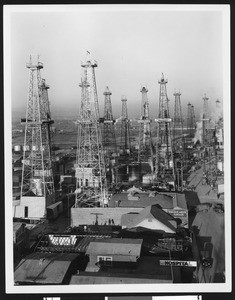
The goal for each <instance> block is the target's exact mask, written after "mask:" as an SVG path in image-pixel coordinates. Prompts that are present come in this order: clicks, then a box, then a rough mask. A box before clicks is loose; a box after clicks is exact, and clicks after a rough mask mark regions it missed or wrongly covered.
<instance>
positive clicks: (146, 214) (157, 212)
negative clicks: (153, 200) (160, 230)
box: [122, 205, 176, 231]
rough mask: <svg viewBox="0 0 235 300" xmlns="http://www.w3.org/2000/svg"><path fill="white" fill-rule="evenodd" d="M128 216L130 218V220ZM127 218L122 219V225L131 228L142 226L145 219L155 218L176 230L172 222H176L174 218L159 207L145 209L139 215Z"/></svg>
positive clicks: (129, 215)
mask: <svg viewBox="0 0 235 300" xmlns="http://www.w3.org/2000/svg"><path fill="white" fill-rule="evenodd" d="M126 216H128V217H129V218H128V217H126ZM126 216H123V218H122V225H126V226H128V227H129V228H131V227H136V226H138V224H140V223H141V222H142V221H143V220H145V219H149V218H155V219H156V220H158V221H160V222H161V223H162V224H164V225H165V226H167V227H168V228H170V229H171V230H173V231H175V230H176V227H175V226H174V225H173V224H172V222H171V221H175V219H174V217H172V216H171V215H170V214H168V213H166V212H165V211H163V210H162V209H160V208H158V207H157V205H151V206H148V207H146V208H144V209H143V210H142V211H141V212H140V213H139V214H128V215H126ZM175 223H176V221H175Z"/></svg>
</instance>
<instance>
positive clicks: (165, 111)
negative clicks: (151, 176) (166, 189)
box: [155, 74, 175, 186]
mask: <svg viewBox="0 0 235 300" xmlns="http://www.w3.org/2000/svg"><path fill="white" fill-rule="evenodd" d="M167 82H168V81H167V80H166V79H164V75H163V74H162V78H161V80H159V81H158V83H159V84H160V93H159V115H158V119H157V120H156V121H157V123H158V131H157V147H156V152H157V153H156V168H155V173H156V177H157V181H162V182H163V183H164V184H166V183H171V185H173V186H174V183H175V172H174V164H173V152H172V138H171V119H170V115H169V105H168V102H169V99H168V97H167V90H166V84H167Z"/></svg>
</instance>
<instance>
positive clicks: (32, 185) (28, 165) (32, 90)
mask: <svg viewBox="0 0 235 300" xmlns="http://www.w3.org/2000/svg"><path fill="white" fill-rule="evenodd" d="M26 66H27V68H28V69H29V74H30V76H29V91H28V100H27V112H26V118H25V119H22V120H21V122H22V123H23V124H25V139H24V152H23V161H22V183H21V202H20V205H21V206H24V207H25V209H24V210H25V211H24V216H23V217H28V218H44V217H46V207H47V205H49V204H50V203H53V202H54V191H55V190H54V181H53V172H52V158H51V124H53V123H54V121H53V120H52V119H51V113H50V106H49V100H48V89H49V86H48V85H46V82H45V80H44V79H41V74H40V70H41V69H42V68H43V64H42V63H41V62H39V61H38V58H37V60H36V61H33V60H32V57H31V56H30V62H29V63H27V65H26Z"/></svg>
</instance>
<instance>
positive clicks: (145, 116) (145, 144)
mask: <svg viewBox="0 0 235 300" xmlns="http://www.w3.org/2000/svg"><path fill="white" fill-rule="evenodd" d="M140 92H141V94H142V101H141V116H140V120H138V122H139V123H140V126H139V150H138V162H141V161H148V160H149V159H150V158H151V159H152V155H153V153H152V140H151V129H150V122H151V120H150V117H149V101H148V96H147V92H148V89H147V87H145V86H143V87H142V88H141V90H140Z"/></svg>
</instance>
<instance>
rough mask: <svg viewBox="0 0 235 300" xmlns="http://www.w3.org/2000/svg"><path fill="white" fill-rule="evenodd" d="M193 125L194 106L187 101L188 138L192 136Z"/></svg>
mask: <svg viewBox="0 0 235 300" xmlns="http://www.w3.org/2000/svg"><path fill="white" fill-rule="evenodd" d="M195 126H196V124H195V115H194V106H193V105H192V104H191V103H190V102H189V103H188V115H187V134H188V137H189V138H193V137H194V131H195Z"/></svg>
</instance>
